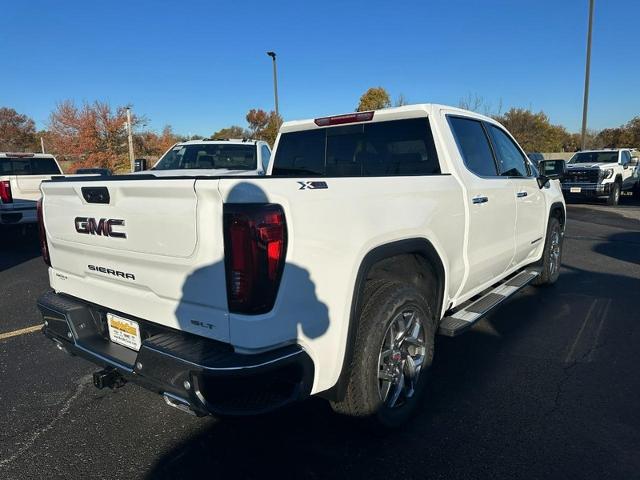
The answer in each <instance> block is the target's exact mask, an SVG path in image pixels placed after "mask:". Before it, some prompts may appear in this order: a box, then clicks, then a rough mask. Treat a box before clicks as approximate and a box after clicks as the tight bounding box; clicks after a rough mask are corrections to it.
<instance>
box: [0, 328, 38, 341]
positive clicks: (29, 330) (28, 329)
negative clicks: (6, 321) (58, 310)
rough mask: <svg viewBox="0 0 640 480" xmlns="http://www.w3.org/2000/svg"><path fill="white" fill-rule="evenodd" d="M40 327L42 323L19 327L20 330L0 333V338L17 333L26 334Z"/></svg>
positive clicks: (9, 336) (3, 338)
mask: <svg viewBox="0 0 640 480" xmlns="http://www.w3.org/2000/svg"><path fill="white" fill-rule="evenodd" d="M41 328H42V325H33V326H32V327H27V328H21V329H20V330H14V331H13V332H7V333H0V340H6V339H7V338H11V337H17V336H19V335H26V334H27V333H33V332H37V331H38V330H40V329H41Z"/></svg>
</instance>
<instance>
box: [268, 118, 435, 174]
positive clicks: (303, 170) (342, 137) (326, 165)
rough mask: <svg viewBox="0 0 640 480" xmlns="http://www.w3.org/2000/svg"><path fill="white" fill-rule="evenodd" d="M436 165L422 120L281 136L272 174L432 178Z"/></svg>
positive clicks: (428, 129) (424, 123)
mask: <svg viewBox="0 0 640 480" xmlns="http://www.w3.org/2000/svg"><path fill="white" fill-rule="evenodd" d="M439 173H440V163H439V161H438V155H437V153H436V149H435V145H434V143H433V136H432V135H431V128H430V126H429V121H428V120H427V119H426V118H416V119H409V120H394V121H389V122H375V123H357V124H353V125H344V126H337V127H327V128H321V129H315V130H309V131H303V132H292V133H285V134H282V135H281V137H280V141H279V143H278V149H277V151H276V156H275V158H274V166H273V175H287V176H296V175H298V176H299V175H325V176H328V177H353V176H356V177H357V176H365V177H377V176H398V175H434V174H439Z"/></svg>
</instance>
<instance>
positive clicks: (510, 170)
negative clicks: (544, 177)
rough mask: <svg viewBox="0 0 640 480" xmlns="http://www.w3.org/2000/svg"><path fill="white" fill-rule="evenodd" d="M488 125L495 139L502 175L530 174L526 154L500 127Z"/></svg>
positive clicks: (518, 175)
mask: <svg viewBox="0 0 640 480" xmlns="http://www.w3.org/2000/svg"><path fill="white" fill-rule="evenodd" d="M488 127H489V132H490V133H491V138H492V139H493V147H494V148H495V151H496V158H497V160H498V167H499V168H500V175H501V176H504V177H527V176H529V172H528V171H527V167H526V159H525V156H524V155H523V154H522V152H521V151H520V150H519V149H518V147H516V144H515V143H513V140H511V138H509V136H508V135H507V134H506V133H504V132H503V131H502V130H501V129H499V128H498V127H495V126H493V125H488Z"/></svg>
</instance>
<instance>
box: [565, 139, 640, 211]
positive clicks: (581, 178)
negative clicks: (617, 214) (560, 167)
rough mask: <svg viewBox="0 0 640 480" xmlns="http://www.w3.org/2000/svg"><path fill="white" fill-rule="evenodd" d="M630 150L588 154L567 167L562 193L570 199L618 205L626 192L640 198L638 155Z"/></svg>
mask: <svg viewBox="0 0 640 480" xmlns="http://www.w3.org/2000/svg"><path fill="white" fill-rule="evenodd" d="M634 153H635V155H633V154H632V150H630V149H628V148H618V149H607V150H585V151H582V152H578V153H576V154H575V155H574V156H573V157H571V159H570V160H569V162H568V163H567V172H566V175H565V176H564V178H563V179H562V190H563V192H564V194H565V195H567V198H570V199H574V198H606V199H607V203H608V204H609V205H614V206H615V205H618V203H619V202H620V195H621V194H622V192H633V193H634V194H635V195H637V196H638V197H640V168H639V165H638V160H639V159H638V152H634Z"/></svg>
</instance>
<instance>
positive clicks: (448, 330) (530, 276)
mask: <svg viewBox="0 0 640 480" xmlns="http://www.w3.org/2000/svg"><path fill="white" fill-rule="evenodd" d="M538 275H539V272H537V271H535V270H523V271H521V272H520V273H518V274H516V275H514V276H513V277H510V278H508V279H507V280H506V281H504V282H503V283H500V284H499V285H497V286H496V287H494V288H493V289H491V290H488V291H487V292H486V293H485V294H484V295H482V296H481V297H480V298H478V299H477V300H475V301H473V302H471V303H469V304H468V305H466V306H464V307H463V308H461V309H459V310H456V311H454V312H453V313H451V314H450V315H448V316H446V317H444V318H443V319H442V321H441V322H440V328H439V330H438V333H439V334H440V335H445V336H447V337H455V336H457V335H460V334H461V333H463V332H465V331H466V330H468V329H469V328H471V326H472V325H473V324H474V323H476V322H477V321H478V320H480V319H481V318H482V317H484V316H485V315H486V314H488V313H489V312H490V311H492V310H493V309H494V308H495V307H497V306H498V305H500V304H501V303H502V302H504V301H505V300H507V299H508V298H510V297H511V296H512V295H514V294H516V293H517V292H518V291H519V290H520V289H522V288H523V287H525V286H526V285H528V284H529V283H531V282H532V281H533V280H534V279H535V278H536V277H537V276H538Z"/></svg>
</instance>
